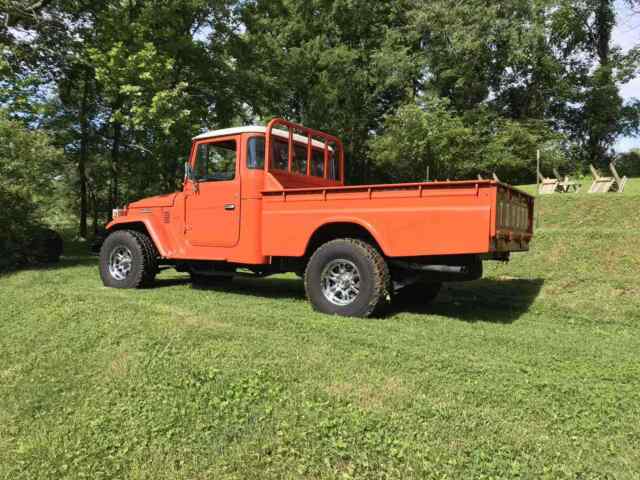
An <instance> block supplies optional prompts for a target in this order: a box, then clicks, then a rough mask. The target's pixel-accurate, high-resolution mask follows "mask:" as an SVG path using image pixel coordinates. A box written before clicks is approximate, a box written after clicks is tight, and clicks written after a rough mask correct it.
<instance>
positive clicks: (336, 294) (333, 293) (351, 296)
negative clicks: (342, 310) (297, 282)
mask: <svg viewBox="0 0 640 480" xmlns="http://www.w3.org/2000/svg"><path fill="white" fill-rule="evenodd" d="M320 282H321V286H322V293H323V294H324V297H325V298H326V299H327V300H328V301H329V302H331V303H332V304H333V305H337V306H339V307H344V306H346V305H350V304H352V303H353V302H355V301H356V299H357V298H358V296H359V295H360V271H359V270H358V267H356V265H355V263H353V262H351V261H349V260H344V259H336V260H332V261H331V262H329V264H328V265H327V266H326V267H324V270H322V274H321V275H320Z"/></svg>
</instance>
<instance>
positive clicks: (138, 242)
mask: <svg viewBox="0 0 640 480" xmlns="http://www.w3.org/2000/svg"><path fill="white" fill-rule="evenodd" d="M118 247H126V248H127V249H128V250H129V251H130V252H131V256H132V262H131V271H130V272H129V274H128V275H127V277H126V278H124V279H123V280H118V279H116V278H114V277H113V276H112V275H111V273H110V272H109V259H110V256H111V253H112V252H113V251H114V250H115V249H116V248H118ZM157 273H158V261H157V253H156V249H155V246H154V245H153V242H152V241H151V239H150V238H149V237H148V236H147V235H145V234H144V233H141V232H137V231H135V230H118V231H116V232H113V233H111V234H110V235H109V236H108V237H107V238H106V240H105V241H104V243H103V244H102V247H101V248H100V277H101V278H102V283H103V284H104V285H105V286H106V287H113V288H144V287H149V286H151V284H152V283H153V280H154V279H155V276H156V274H157Z"/></svg>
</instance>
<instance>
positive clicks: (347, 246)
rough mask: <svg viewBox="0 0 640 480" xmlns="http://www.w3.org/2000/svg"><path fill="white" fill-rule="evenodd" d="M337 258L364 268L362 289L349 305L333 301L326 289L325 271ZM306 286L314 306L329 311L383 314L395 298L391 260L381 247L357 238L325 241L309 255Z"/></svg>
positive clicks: (362, 315) (337, 313) (366, 314)
mask: <svg viewBox="0 0 640 480" xmlns="http://www.w3.org/2000/svg"><path fill="white" fill-rule="evenodd" d="M336 259H344V260H348V261H350V262H353V263H354V264H355V265H356V267H357V268H358V271H359V272H360V282H361V286H360V293H359V295H358V296H357V297H356V299H355V300H354V301H353V303H351V304H349V305H345V306H340V305H335V304H334V303H331V302H330V301H329V300H328V299H327V298H326V297H325V295H324V293H323V291H322V282H321V276H322V272H323V270H324V268H325V267H326V266H327V265H328V264H329V263H330V262H331V261H333V260H336ZM304 286H305V290H306V293H307V298H308V299H309V301H310V302H311V305H312V306H313V308H314V310H316V311H318V312H322V313H327V314H329V315H341V316H345V317H369V316H372V315H379V314H381V313H383V312H384V309H385V308H386V307H387V306H388V304H389V300H390V298H391V276H390V274H389V267H388V266H387V262H386V261H385V259H384V257H383V256H382V254H381V253H380V252H379V251H378V249H376V248H375V247H374V246H372V245H371V244H369V243H367V242H365V241H363V240H360V239H355V238H340V239H337V240H332V241H330V242H327V243H325V244H323V245H321V246H320V247H319V248H318V249H317V250H316V251H315V252H314V253H313V255H312V256H311V258H310V259H309V263H308V264H307V268H306V270H305V273H304Z"/></svg>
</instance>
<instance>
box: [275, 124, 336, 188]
mask: <svg viewBox="0 0 640 480" xmlns="http://www.w3.org/2000/svg"><path fill="white" fill-rule="evenodd" d="M277 126H282V127H285V128H286V129H287V132H288V138H289V161H288V168H287V173H293V171H292V168H293V155H294V154H293V144H294V142H295V140H294V133H300V134H302V135H306V137H307V176H310V175H311V158H312V153H313V140H314V138H315V139H322V141H323V143H324V178H325V179H326V180H331V179H330V178H329V144H330V143H332V144H334V145H335V147H334V148H336V149H337V155H338V178H336V179H335V181H337V182H339V183H341V184H344V147H343V145H342V141H341V140H340V139H339V138H338V137H334V136H333V135H329V134H328V133H325V132H321V131H320V130H313V129H312V128H307V127H304V126H302V125H300V124H297V123H293V122H289V121H287V120H284V119H282V118H274V119H273V120H271V121H270V122H269V123H268V124H267V131H266V134H265V136H266V140H265V162H264V169H265V171H267V172H268V171H269V170H271V169H272V168H271V162H272V158H271V157H272V148H271V146H272V136H273V129H274V128H275V127H277Z"/></svg>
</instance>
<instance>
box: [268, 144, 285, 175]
mask: <svg viewBox="0 0 640 480" xmlns="http://www.w3.org/2000/svg"><path fill="white" fill-rule="evenodd" d="M271 154H272V155H271V158H272V162H273V164H272V165H271V167H272V168H275V169H276V170H284V171H285V172H286V171H288V170H289V143H288V142H283V141H281V140H275V141H274V142H273V147H272V150H271Z"/></svg>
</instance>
